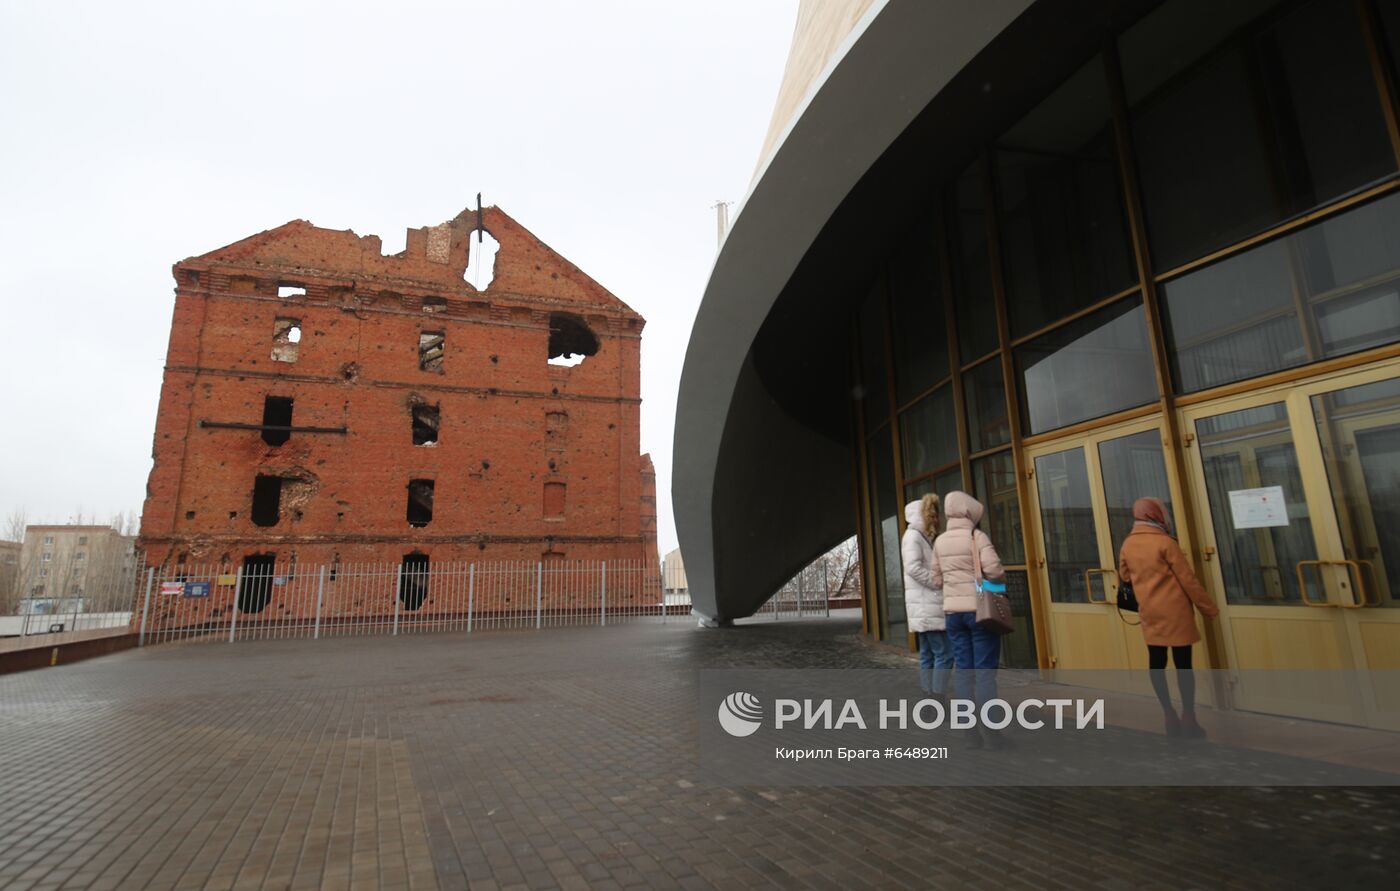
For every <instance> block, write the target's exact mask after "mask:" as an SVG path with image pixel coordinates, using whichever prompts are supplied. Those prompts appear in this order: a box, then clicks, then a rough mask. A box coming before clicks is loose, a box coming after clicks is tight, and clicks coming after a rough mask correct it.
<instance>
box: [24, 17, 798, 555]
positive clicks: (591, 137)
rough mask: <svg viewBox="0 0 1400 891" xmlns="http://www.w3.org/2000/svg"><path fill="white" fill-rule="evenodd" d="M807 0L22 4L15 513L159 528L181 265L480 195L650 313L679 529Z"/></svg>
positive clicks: (388, 224) (662, 435) (398, 227)
mask: <svg viewBox="0 0 1400 891" xmlns="http://www.w3.org/2000/svg"><path fill="white" fill-rule="evenodd" d="M796 7H797V0H704V2H696V0H655V2H642V0H637V2H603V0H589V2H572V3H570V2H562V0H559V2H544V0H528V2H527V0H510V2H505V0H495V2H478V0H459V2H436V3H429V2H396V3H393V4H384V3H354V2H347V0H342V2H324V3H322V2H237V3H234V2H226V3H190V2H173V0H172V2H165V3H148V2H128V0H124V2H121V3H109V2H79V3H74V2H65V3H50V2H42V0H33V2H23V0H0V289H3V290H0V295H3V300H4V313H3V320H0V380H3V382H4V383H3V391H2V392H3V394H4V397H3V402H0V407H3V414H0V424H2V425H3V429H4V431H5V433H4V439H3V442H4V447H3V460H0V516H3V515H5V514H8V513H9V512H10V511H11V510H13V509H15V508H24V509H26V510H27V511H28V514H29V520H30V522H31V523H33V522H62V521H65V520H67V519H68V518H70V517H71V516H73V515H75V514H76V513H77V512H78V511H79V510H82V511H84V512H85V513H86V514H88V515H89V516H91V515H94V514H95V515H97V516H99V517H102V518H105V517H107V516H109V515H111V514H113V513H115V512H118V511H127V510H130V511H139V510H140V508H141V502H142V500H143V498H144V493H145V484H146V475H147V473H148V472H149V471H150V463H151V462H150V454H151V438H152V431H153V428H154V423H155V410H156V402H157V399H158V397H159V393H160V382H161V366H162V364H163V362H164V359H165V348H166V339H167V336H168V334H169V324H170V313H171V308H172V305H173V299H174V298H173V294H172V288H173V282H172V279H171V277H170V267H171V264H172V263H174V262H175V261H177V260H180V259H183V258H185V257H189V256H193V255H197V254H202V253H205V252H207V251H210V250H213V249H214V248H217V247H220V246H222V245H225V244H228V243H230V242H232V241H236V240H238V239H240V238H243V237H245V236H247V235H251V234H253V233H255V232H259V231H262V230H264V229H269V228H272V227H274V226H278V225H281V224H282V223H285V222H287V221H288V220H292V219H307V220H310V221H311V222H313V223H315V224H316V225H318V226H324V227H328V228H333V229H354V230H355V231H356V232H358V233H359V234H361V235H364V234H368V233H375V234H378V235H380V236H382V237H383V239H384V242H385V247H386V253H387V252H390V251H393V250H401V249H402V247H403V242H404V230H405V228H407V227H409V226H423V225H430V224H436V223H439V222H442V221H443V220H446V219H449V218H451V217H452V216H454V215H456V213H457V212H458V211H459V210H461V209H462V208H464V207H468V206H473V205H474V204H475V197H476V193H477V192H478V191H481V192H482V193H483V197H484V200H485V202H486V203H488V204H497V205H499V206H500V207H501V208H502V209H503V210H505V211H506V212H508V213H509V214H511V215H512V216H513V217H515V218H516V219H518V220H520V222H521V223H522V224H524V225H525V226H527V227H528V228H529V229H530V230H531V231H533V232H534V233H535V234H536V235H538V236H539V237H540V238H542V239H543V240H544V241H545V242H546V243H547V244H549V245H550V246H551V247H553V248H555V249H556V250H558V251H559V252H560V253H562V254H563V255H564V256H565V257H568V258H569V259H570V260H572V261H574V262H575V263H577V264H578V265H579V266H580V267H581V268H582V269H583V270H584V271H585V272H588V273H589V274H590V275H592V276H593V277H594V278H596V279H597V280H598V281H599V282H601V283H602V284H603V285H604V286H605V287H607V288H609V289H610V290H611V291H613V293H615V294H617V295H618V296H619V297H621V298H622V299H623V300H624V301H626V302H627V303H628V304H630V305H631V306H632V307H633V308H635V309H636V310H637V311H639V312H641V313H642V314H643V315H644V316H646V318H647V328H646V332H645V335H644V338H643V352H642V397H643V400H644V403H643V406H642V448H643V450H645V451H650V452H651V453H652V456H653V457H654V459H655V461H656V467H657V476H658V479H657V488H658V494H659V496H660V499H659V500H660V514H661V516H660V537H661V546H662V548H663V550H664V549H667V548H669V547H672V546H674V544H675V540H676V539H675V527H674V524H673V522H672V519H671V508H670V498H669V494H670V478H671V428H672V420H673V416H674V411H675V399H676V388H677V385H678V382H679V378H680V369H681V362H682V360H683V358H684V354H685V346H686V341H687V338H688V335H689V332H690V324H691V320H692V318H693V317H694V313H695V309H696V305H697V303H698V301H699V299H700V294H701V291H702V289H703V288H704V285H705V280H706V278H707V276H708V275H709V271H710V265H711V263H712V262H713V259H714V254H715V223H714V211H712V210H711V209H710V205H711V204H713V203H714V201H715V200H716V199H720V198H724V199H729V200H733V201H736V202H737V201H739V200H740V199H742V198H743V195H744V193H745V191H746V189H747V187H748V183H749V179H750V176H751V175H752V173H753V170H754V167H755V164H756V162H757V155H758V151H759V148H760V145H761V143H762V140H763V135H764V133H765V131H766V129H767V126H768V117H769V114H770V112H771V111H772V107H773V101H774V99H775V97H776V93H777V87H778V81H779V79H780V77H781V75H782V68H783V63H784V61H785V60H786V56H787V49H788V44H789V41H790V39H791V36H792V26H793V22H794V19H795V16H796Z"/></svg>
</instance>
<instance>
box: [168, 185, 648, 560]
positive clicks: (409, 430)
mask: <svg viewBox="0 0 1400 891" xmlns="http://www.w3.org/2000/svg"><path fill="white" fill-rule="evenodd" d="M478 219H480V220H481V222H482V225H483V227H484V228H485V230H486V231H487V232H489V233H490V234H491V235H492V236H493V237H494V238H495V239H496V240H497V241H498V243H499V250H498V252H497V254H496V259H495V270H494V278H493V279H492V281H491V282H490V284H489V285H488V286H486V287H485V288H484V289H483V290H480V291H478V290H477V289H476V288H474V287H473V286H472V285H471V284H470V283H469V282H468V281H467V280H466V279H465V278H464V271H465V270H466V267H467V264H468V258H469V252H470V250H471V249H472V246H473V245H475V244H476V242H475V241H473V240H472V239H473V236H474V233H475V230H476V228H477V225H478ZM174 275H175V284H176V289H175V311H174V319H173V322H172V325H171V332H170V346H169V353H168V357H167V360H166V367H165V379H164V384H163V386H162V389H161V397H160V409H159V414H158V417H157V420H156V431H155V447H154V454H153V457H154V462H155V463H154V467H153V469H152V471H151V475H150V480H149V483H148V485H147V498H146V503H145V508H144V511H143V514H142V526H141V543H142V545H143V546H144V548H145V549H146V555H147V561H148V562H149V563H150V564H151V565H167V564H177V563H185V562H188V563H190V564H205V565H208V564H218V565H221V566H228V567H229V570H228V571H229V572H232V571H234V567H236V566H238V565H240V564H241V563H242V561H243V560H244V559H245V558H246V557H247V556H249V555H253V554H259V555H266V554H275V555H276V559H277V562H278V563H279V564H303V565H305V564H310V565H317V564H323V563H324V564H334V563H340V562H344V563H368V562H378V563H392V564H398V563H400V561H402V560H403V558H404V556H405V555H406V554H409V553H422V554H426V555H428V556H429V557H430V558H431V560H432V561H433V562H434V563H436V562H439V561H497V560H522V561H538V560H541V559H560V558H562V559H567V560H632V561H643V560H645V561H647V562H648V563H650V564H653V565H654V564H655V563H656V560H657V557H656V544H655V541H656V539H655V513H656V510H655V482H654V472H653V471H652V469H651V461H650V459H649V458H648V457H646V456H643V455H641V454H640V428H639V415H640V410H641V399H640V349H641V334H642V327H643V325H644V324H645V321H644V320H643V319H642V317H641V316H640V315H638V314H637V313H636V312H635V311H633V310H632V309H631V308H630V307H628V306H627V305H626V304H624V303H623V302H622V301H621V300H619V299H618V298H617V297H615V296H613V295H612V294H611V293H609V292H608V291H607V290H606V289H604V288H603V287H602V286H601V285H599V284H598V283H597V282H595V281H593V280H592V279H591V278H589V277H588V276H587V275H585V274H584V273H583V272H582V271H580V270H579V269H578V267H576V266H574V265H573V264H572V263H570V262H568V261H567V260H565V259H564V258H563V257H561V256H559V255H558V254H557V253H555V252H554V251H552V250H551V249H550V248H549V247H548V246H546V245H545V244H543V243H542V242H541V241H539V239H537V238H536V237H535V236H534V235H532V234H531V233H530V232H529V231H527V230H526V229H525V228H524V227H522V226H521V225H520V224H519V223H517V222H516V221H515V220H513V219H511V218H510V217H509V216H507V215H506V214H505V213H503V212H502V211H500V210H499V209H497V208H495V207H487V208H485V209H484V210H483V211H482V212H481V214H480V217H479V216H478V212H477V211H476V210H466V211H463V212H462V213H461V214H459V215H458V216H457V217H456V218H454V219H452V220H450V221H448V222H446V223H443V224H442V225H440V226H433V227H424V228H421V229H410V230H409V232H408V244H407V248H406V249H405V250H404V251H403V252H402V253H400V254H397V255H394V256H383V255H382V254H381V246H380V240H379V238H378V237H377V236H374V235H367V236H363V237H361V236H358V235H356V234H355V233H354V232H350V231H344V232H342V231H333V230H328V229H320V228H317V227H315V226H313V225H311V224H310V223H307V222H305V221H301V220H297V221H293V222H290V223H287V224H286V225H284V226H280V227H278V228H276V229H272V230H270V231H267V232H262V233H260V234H258V235H254V236H252V237H250V238H247V239H244V240H242V241H239V242H237V243H235V244H232V245H229V246H227V247H224V248H221V249H219V250H216V251H213V252H211V253H208V254H204V255H203V256H200V257H193V258H190V259H188V260H184V261H182V262H180V263H177V264H175V267H174ZM279 291H283V292H285V293H288V296H279ZM294 291H302V292H304V293H293V292H294ZM552 330H553V332H554V334H553V337H552V336H551V331H552ZM298 333H299V334H300V337H299V338H298V337H297V336H296V335H297V334H298ZM590 333H591V335H592V337H591V338H590V337H589V334H590ZM570 335H572V337H573V339H572V340H570V339H569V337H570ZM439 336H440V337H442V338H443V339H442V341H441V343H440V344H439V343H438V340H437V338H438V337H439ZM594 343H596V353H595V354H593V355H591V356H588V357H587V358H586V359H584V361H582V362H581V363H580V364H578V365H576V366H574V367H563V366H559V365H555V364H550V363H549V362H548V361H547V360H548V358H549V357H550V352H551V349H552V348H558V347H559V346H560V345H561V344H562V345H564V346H565V347H568V348H570V349H571V350H573V351H584V350H586V349H588V348H591V347H592V345H593V344H594ZM580 344H583V345H584V346H580ZM269 397H272V400H273V401H271V402H270V401H269ZM288 399H289V400H290V401H291V420H290V423H288V422H287V421H286V419H285V418H279V417H278V414H277V413H278V410H279V407H280V409H281V410H285V407H286V402H285V401H280V402H278V401H276V400H288ZM415 406H418V407H427V409H428V411H423V410H422V409H421V408H420V409H419V412H418V413H419V415H420V420H421V421H422V422H423V423H422V425H420V427H419V431H418V432H419V437H418V438H419V439H427V440H429V442H427V443H425V444H417V445H416V444H415V431H414V415H415ZM432 408H436V419H434V418H433V416H432V415H433V413H432V411H431V409H432ZM265 418H269V420H267V421H265ZM265 423H266V424H269V425H274V426H276V425H280V426H290V427H291V428H292V430H291V431H290V432H287V431H281V433H283V434H285V440H286V441H285V442H281V443H280V444H269V443H268V442H266V441H265V439H264V438H265V436H266V435H268V434H269V433H270V438H271V439H272V440H273V441H274V442H276V440H277V439H279V436H278V433H279V431H275V430H274V431H265V430H264V429H260V428H261V427H262V426H263V425H264V424H265ZM225 425H247V426H245V427H238V426H225ZM433 426H435V427H436V428H437V429H436V430H435V431H433V430H432V427H433ZM303 428H314V429H313V430H305V429H303ZM259 477H267V478H270V480H272V481H271V482H269V481H266V480H265V481H264V483H258V482H256V481H257V479H258V478H259ZM418 480H427V481H431V483H432V488H433V491H432V515H431V520H430V521H428V522H426V524H421V525H419V524H411V523H410V522H409V513H408V512H409V507H410V504H409V502H410V497H411V495H410V486H411V481H418ZM264 485H267V486H270V487H271V488H274V489H275V488H278V487H280V498H279V497H277V496H276V494H275V493H274V495H273V498H272V501H271V502H268V501H266V500H264V501H263V502H261V511H262V516H260V517H259V518H258V519H261V520H262V522H263V523H267V522H268V521H269V520H272V521H274V523H275V524H274V525H259V524H257V523H255V516H254V501H255V488H258V487H260V486H264ZM412 485H417V486H421V485H422V484H421V483H413V484H412ZM261 494H262V495H264V496H265V495H267V494H268V493H267V492H262V493H261ZM419 498H420V501H421V499H422V490H421V489H420V490H419ZM269 503H271V505H272V508H271V510H272V513H271V515H270V516H269V515H268V511H269V508H268V504H269ZM420 521H421V518H420Z"/></svg>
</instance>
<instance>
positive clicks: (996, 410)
mask: <svg viewBox="0 0 1400 891" xmlns="http://www.w3.org/2000/svg"><path fill="white" fill-rule="evenodd" d="M962 380H963V398H964V400H965V401H966V405H967V435H968V440H969V445H970V447H971V448H972V451H974V452H981V451H984V450H986V449H992V448H996V447H997V446H999V445H1005V444H1006V443H1008V442H1010V441H1011V423H1010V419H1009V418H1008V417H1007V414H1006V390H1005V388H1003V387H1002V385H1001V362H1000V360H998V359H989V360H987V361H986V362H983V363H982V364H981V365H978V366H977V367H976V368H973V369H972V370H970V371H968V372H967V373H966V374H964V375H963V379H962Z"/></svg>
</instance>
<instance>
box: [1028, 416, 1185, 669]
mask: <svg viewBox="0 0 1400 891" xmlns="http://www.w3.org/2000/svg"><path fill="white" fill-rule="evenodd" d="M1027 457H1028V458H1029V460H1030V463H1031V466H1032V468H1033V471H1032V473H1033V480H1034V485H1033V486H1032V490H1033V492H1034V497H1035V499H1036V505H1035V514H1036V519H1037V524H1036V530H1035V533H1036V535H1037V537H1038V539H1039V541H1040V545H1041V547H1040V553H1041V555H1042V557H1041V559H1040V560H1039V561H1038V564H1037V567H1036V570H1037V571H1038V572H1039V573H1040V574H1041V581H1042V583H1043V586H1044V589H1045V590H1046V591H1048V592H1049V595H1050V602H1049V604H1048V610H1047V613H1048V622H1047V626H1048V631H1049V638H1050V652H1051V658H1052V660H1053V662H1052V664H1053V665H1054V666H1055V667H1057V668H1146V667H1147V649H1146V646H1145V645H1144V643H1143V640H1142V633H1141V631H1139V630H1138V628H1137V626H1136V622H1137V617H1136V616H1135V615H1134V614H1132V613H1122V614H1120V613H1119V611H1118V609H1117V605H1116V604H1117V593H1118V553H1119V551H1120V550H1121V549H1122V546H1123V540H1124V539H1125V538H1127V535H1128V533H1129V532H1130V531H1131V530H1132V526H1133V502H1134V501H1136V500H1137V499H1138V498H1143V497H1155V498H1160V499H1162V501H1163V502H1165V503H1166V505H1167V510H1168V514H1169V516H1172V518H1173V526H1174V525H1175V518H1174V514H1173V511H1174V505H1175V504H1177V503H1179V501H1180V499H1178V498H1176V497H1174V495H1175V485H1174V482H1173V481H1172V479H1171V476H1170V475H1169V473H1168V470H1167V461H1166V454H1165V450H1164V446H1163V432H1162V427H1161V425H1160V423H1159V422H1158V421H1157V420H1148V421H1137V422H1133V423H1129V424H1125V425H1118V426H1115V427H1111V428H1108V429H1106V430H1102V431H1095V432H1094V433H1093V434H1090V435H1088V436H1084V437H1078V438H1075V439H1073V440H1070V441H1062V442H1057V443H1054V444H1045V445H1041V446H1038V447H1035V448H1033V449H1030V450H1028V453H1027ZM1198 658H1200V655H1199V654H1198ZM1198 664H1202V665H1204V664H1205V662H1204V661H1201V662H1199V663H1198Z"/></svg>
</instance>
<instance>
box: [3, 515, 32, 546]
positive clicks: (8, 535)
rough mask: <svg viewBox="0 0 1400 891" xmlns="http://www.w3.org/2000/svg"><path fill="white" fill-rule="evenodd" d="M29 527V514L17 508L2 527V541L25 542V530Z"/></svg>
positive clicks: (6, 518)
mask: <svg viewBox="0 0 1400 891" xmlns="http://www.w3.org/2000/svg"><path fill="white" fill-rule="evenodd" d="M28 525H29V513H28V512H27V511H26V510H25V509H24V508H22V507H17V508H15V509H14V510H12V511H10V514H9V516H7V517H5V522H4V524H3V525H0V541H24V530H25V528H26V527H27V526H28Z"/></svg>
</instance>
